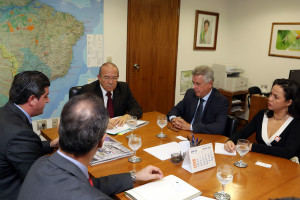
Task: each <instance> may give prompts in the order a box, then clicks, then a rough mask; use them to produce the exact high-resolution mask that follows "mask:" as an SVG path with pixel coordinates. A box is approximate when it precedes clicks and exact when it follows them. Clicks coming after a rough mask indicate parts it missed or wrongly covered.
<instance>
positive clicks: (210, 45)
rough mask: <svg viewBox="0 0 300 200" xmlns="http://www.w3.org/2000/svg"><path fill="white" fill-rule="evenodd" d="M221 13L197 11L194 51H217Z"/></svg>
mask: <svg viewBox="0 0 300 200" xmlns="http://www.w3.org/2000/svg"><path fill="white" fill-rule="evenodd" d="M218 24H219V13H214V12H208V11H202V10H196V16H195V34H194V50H216V46H217V35H218Z"/></svg>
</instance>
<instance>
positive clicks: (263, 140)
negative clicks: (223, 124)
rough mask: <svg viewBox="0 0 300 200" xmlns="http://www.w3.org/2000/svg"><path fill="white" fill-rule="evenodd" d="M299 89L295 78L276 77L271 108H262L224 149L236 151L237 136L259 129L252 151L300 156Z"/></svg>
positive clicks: (270, 102) (249, 134)
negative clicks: (293, 79)
mask: <svg viewBox="0 0 300 200" xmlns="http://www.w3.org/2000/svg"><path fill="white" fill-rule="evenodd" d="M299 90H300V88H299V85H298V84H297V83H296V82H295V81H292V80H288V79H276V80H275V81H274V83H273V85H272V90H271V93H270V96H269V98H268V108H267V109H266V110H261V111H259V112H258V113H257V114H256V115H255V116H254V118H253V119H252V120H251V122H250V123H249V124H248V125H246V126H245V127H244V128H243V129H242V130H241V131H238V132H237V133H236V134H234V135H233V136H232V137H231V138H230V139H229V140H228V141H227V142H226V144H225V146H224V148H225V150H227V151H229V152H232V151H234V150H235V143H236V142H237V140H238V139H247V138H248V137H249V136H251V135H252V134H253V133H255V132H256V141H257V143H251V144H250V151H253V152H258V153H265V154H269V155H273V156H278V157H282V158H287V159H291V158H293V157H294V156H297V157H298V158H299V156H300V91H299Z"/></svg>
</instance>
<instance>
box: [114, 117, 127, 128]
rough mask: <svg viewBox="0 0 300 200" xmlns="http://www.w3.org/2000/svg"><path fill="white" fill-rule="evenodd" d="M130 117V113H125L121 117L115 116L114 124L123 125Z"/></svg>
mask: <svg viewBox="0 0 300 200" xmlns="http://www.w3.org/2000/svg"><path fill="white" fill-rule="evenodd" d="M129 118H130V115H128V114H125V115H123V116H121V117H118V118H116V119H115V120H116V125H117V126H124V124H125V123H126V121H127V120H128V119H129Z"/></svg>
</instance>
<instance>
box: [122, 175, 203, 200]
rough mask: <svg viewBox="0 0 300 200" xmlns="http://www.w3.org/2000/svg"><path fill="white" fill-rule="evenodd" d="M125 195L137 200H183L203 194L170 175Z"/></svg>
mask: <svg viewBox="0 0 300 200" xmlns="http://www.w3.org/2000/svg"><path fill="white" fill-rule="evenodd" d="M125 195H126V196H127V197H129V198H130V199H137V200H138V199H143V200H152V199H155V200H160V199H161V200H165V199H172V200H182V199H193V198H195V197H197V196H199V195H201V192H200V190H198V189H196V188H194V187H193V186H191V185H190V184H188V183H187V182H185V181H183V180H181V179H180V178H178V177H176V176H174V175H169V176H166V177H164V178H163V179H161V180H158V181H154V182H151V183H147V184H145V185H142V186H139V187H136V188H133V189H131V190H127V191H125Z"/></svg>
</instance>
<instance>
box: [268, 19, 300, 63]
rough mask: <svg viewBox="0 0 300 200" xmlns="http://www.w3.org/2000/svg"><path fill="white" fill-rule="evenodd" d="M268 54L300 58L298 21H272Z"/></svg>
mask: <svg viewBox="0 0 300 200" xmlns="http://www.w3.org/2000/svg"><path fill="white" fill-rule="evenodd" d="M269 56H278V57H285V58H300V23H293V22H291V23H290V22H286V23H278V22H276V23H272V29H271V37H270V46H269Z"/></svg>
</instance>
